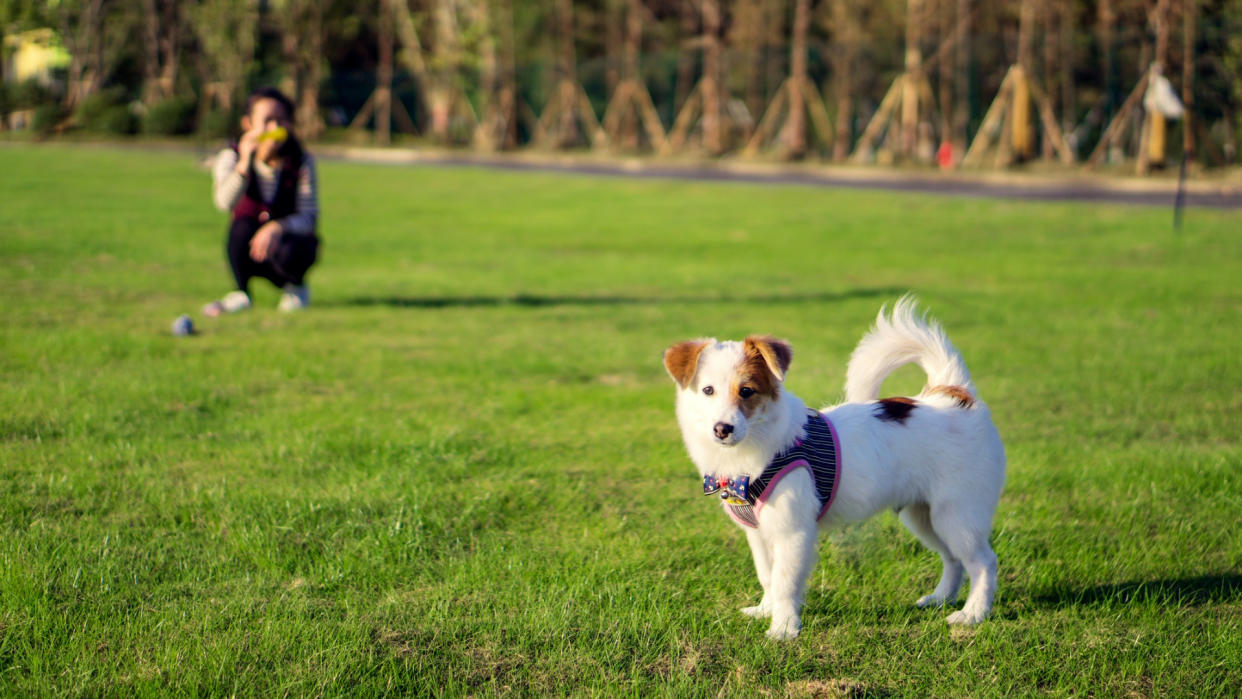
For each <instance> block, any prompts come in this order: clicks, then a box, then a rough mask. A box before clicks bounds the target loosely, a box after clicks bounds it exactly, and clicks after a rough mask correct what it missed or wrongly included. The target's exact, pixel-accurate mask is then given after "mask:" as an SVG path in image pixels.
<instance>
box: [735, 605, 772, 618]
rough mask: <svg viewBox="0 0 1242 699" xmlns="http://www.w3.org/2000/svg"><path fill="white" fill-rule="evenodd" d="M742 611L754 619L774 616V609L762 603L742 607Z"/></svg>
mask: <svg viewBox="0 0 1242 699" xmlns="http://www.w3.org/2000/svg"><path fill="white" fill-rule="evenodd" d="M742 613H743V614H745V615H746V616H748V617H751V618H752V619H766V618H768V617H770V616H772V610H771V609H768V608H766V607H764V606H763V605H762V604H756V605H755V606H753V607H742Z"/></svg>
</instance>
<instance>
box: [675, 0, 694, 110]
mask: <svg viewBox="0 0 1242 699" xmlns="http://www.w3.org/2000/svg"><path fill="white" fill-rule="evenodd" d="M678 5H679V6H680V7H681V19H680V24H681V32H680V36H682V37H689V36H694V35H695V34H697V33H698V31H697V30H698V26H699V22H698V16H697V15H696V14H695V12H694V3H692V2H680V3H678ZM693 89H694V52H693V51H689V50H687V49H685V48H682V49H681V50H679V51H678V52H677V87H676V88H675V103H674V105H673V113H674V114H680V113H681V111H682V109H683V108H684V107H685V106H686V100H687V99H689V98H690V91H691V90H693Z"/></svg>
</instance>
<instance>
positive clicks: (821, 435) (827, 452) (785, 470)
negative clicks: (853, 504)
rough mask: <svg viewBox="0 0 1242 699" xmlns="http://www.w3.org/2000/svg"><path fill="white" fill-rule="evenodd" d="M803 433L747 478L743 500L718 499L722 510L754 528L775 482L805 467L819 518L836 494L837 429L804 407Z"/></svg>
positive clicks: (815, 412)
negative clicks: (804, 435) (813, 488)
mask: <svg viewBox="0 0 1242 699" xmlns="http://www.w3.org/2000/svg"><path fill="white" fill-rule="evenodd" d="M803 428H804V429H805V431H806V437H804V438H802V439H800V440H798V441H797V442H795V443H794V445H793V446H792V447H790V448H788V449H786V450H785V451H783V452H781V453H779V454H777V455H776V456H774V457H773V458H772V461H771V462H770V463H768V465H767V467H766V468H764V469H763V472H762V473H760V474H759V477H758V478H755V479H753V480H752V481H750V487H748V488H747V491H746V504H733V503H730V502H728V501H722V503H721V504H722V505H724V509H725V512H728V513H729V516H730V517H732V518H733V521H735V522H737V523H738V524H740V525H742V526H745V527H751V528H756V527H758V526H759V513H760V511H762V510H763V505H764V503H766V502H767V500H768V497H770V496H771V494H772V489H773V488H774V487H775V486H776V484H777V482H779V481H780V479H782V478H784V477H785V476H787V475H789V474H790V473H793V472H794V471H796V470H798V469H800V468H806V469H807V470H808V471H810V473H811V478H812V479H813V480H814V481H815V493H816V495H817V496H818V497H819V504H820V508H819V514H818V515H817V516H816V517H815V519H816V521H818V520H820V519H823V517H824V514H825V513H827V512H828V507H829V506H831V505H832V499H833V498H834V497H836V494H837V476H838V475H839V474H840V472H841V461H840V457H839V456H838V452H837V430H836V428H834V427H833V426H832V423H831V422H829V421H828V416H826V415H824V414H823V413H821V412H819V411H817V410H807V411H806V424H805V425H803Z"/></svg>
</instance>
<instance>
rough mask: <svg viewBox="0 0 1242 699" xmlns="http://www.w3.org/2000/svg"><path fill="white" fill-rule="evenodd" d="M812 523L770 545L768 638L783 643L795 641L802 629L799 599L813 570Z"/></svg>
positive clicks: (814, 541) (790, 532) (814, 536)
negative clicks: (770, 618)
mask: <svg viewBox="0 0 1242 699" xmlns="http://www.w3.org/2000/svg"><path fill="white" fill-rule="evenodd" d="M816 536H817V532H816V529H815V522H814V520H812V521H811V522H810V525H809V526H803V527H795V528H792V529H791V530H790V531H788V532H782V535H781V536H780V537H779V538H776V539H775V540H774V541H773V542H772V579H771V581H770V582H769V584H768V594H767V597H769V598H771V600H772V603H771V610H772V625H771V626H769V627H768V638H771V639H773V640H775V641H785V640H789V639H792V638H797V636H798V633H799V632H800V631H801V630H802V617H801V613H802V600H803V598H804V596H805V594H806V583H807V579H808V578H809V577H810V575H811V569H813V568H814V567H815V557H816V553H817V552H816V547H815V543H816Z"/></svg>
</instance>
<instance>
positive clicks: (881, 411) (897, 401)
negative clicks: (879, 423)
mask: <svg viewBox="0 0 1242 699" xmlns="http://www.w3.org/2000/svg"><path fill="white" fill-rule="evenodd" d="M917 406H918V401H916V400H914V399H913V398H906V397H905V396H896V397H893V398H881V399H880V400H878V401H876V404H875V416H876V417H877V418H879V419H881V420H883V421H884V422H896V423H898V424H902V425H904V424H905V423H906V418H908V417H910V413H911V412H912V411H913V410H914V408H915V407H917Z"/></svg>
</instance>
